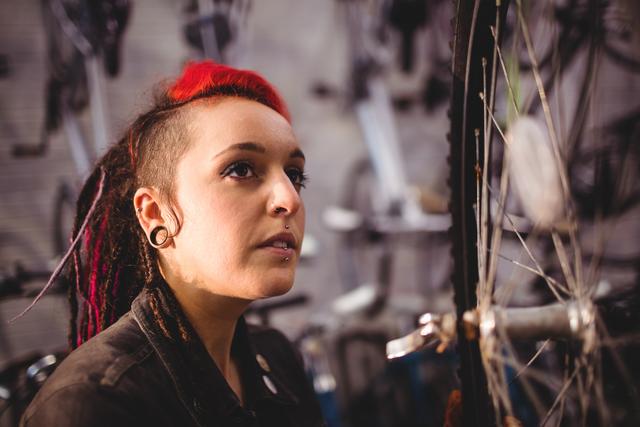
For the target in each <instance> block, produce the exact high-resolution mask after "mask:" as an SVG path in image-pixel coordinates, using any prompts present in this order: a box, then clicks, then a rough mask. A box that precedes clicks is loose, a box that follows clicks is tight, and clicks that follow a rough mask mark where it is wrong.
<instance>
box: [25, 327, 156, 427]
mask: <svg viewBox="0 0 640 427" xmlns="http://www.w3.org/2000/svg"><path fill="white" fill-rule="evenodd" d="M152 354H153V348H152V347H151V345H150V343H149V342H148V340H147V339H146V337H145V336H144V334H143V333H142V331H141V330H140V328H139V327H138V325H137V323H136V322H135V320H134V319H133V318H132V316H131V315H130V314H125V315H124V316H123V317H122V318H121V319H120V320H119V321H118V322H116V323H115V324H114V325H112V326H111V327H109V328H108V329H106V330H105V331H103V332H101V333H100V334H98V335H96V336H95V337H93V338H92V339H90V340H89V341H87V342H86V343H85V344H83V345H82V346H80V347H79V348H78V349H76V350H74V351H73V352H71V354H70V355H69V356H68V357H67V358H66V359H65V360H64V361H63V362H62V363H61V364H60V366H58V368H57V369H56V370H55V371H54V373H53V374H52V375H51V377H49V378H48V379H47V381H46V382H45V384H44V385H43V387H42V389H41V390H40V391H39V392H38V394H37V395H36V397H35V398H34V400H33V402H32V403H31V404H30V405H29V407H28V408H27V410H26V412H25V414H24V418H23V425H25V426H27V425H44V424H42V423H40V422H39V421H37V420H46V423H50V422H53V421H56V422H59V424H64V425H74V426H75V425H77V426H80V425H99V424H96V421H95V420H97V419H100V417H101V416H102V415H105V416H107V415H108V416H109V419H111V420H113V419H114V418H113V417H116V418H117V417H118V415H120V416H121V418H122V417H125V416H130V415H131V411H127V405H126V404H123V403H126V401H127V400H131V399H128V398H127V397H128V396H127V394H129V393H128V392H130V391H131V390H132V388H131V387H130V386H129V385H130V384H135V383H137V382H139V380H140V378H136V377H141V376H143V375H144V369H140V366H141V365H143V364H148V363H153V361H152V359H153V358H152V357H150V356H152ZM104 411H107V413H105V414H101V412H104ZM110 414H112V415H110ZM84 418H86V420H85V419H84ZM71 419H73V420H74V423H73V424H69V423H70V420H71ZM117 419H120V418H117ZM85 421H86V423H85ZM124 425H128V424H126V423H125V424H124Z"/></svg>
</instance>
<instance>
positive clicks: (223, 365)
mask: <svg viewBox="0 0 640 427" xmlns="http://www.w3.org/2000/svg"><path fill="white" fill-rule="evenodd" d="M171 288H172V290H173V292H174V294H175V296H176V298H177V300H178V302H179V303H180V306H181V307H182V310H183V311H184V313H185V315H186V316H187V319H188V320H189V322H190V323H191V325H192V326H193V328H194V329H195V331H196V333H197V334H198V336H199V338H200V340H201V341H202V343H203V344H204V347H205V348H206V350H207V352H208V353H209V355H210V356H211V358H212V359H213V360H214V362H215V363H216V365H217V366H218V369H219V370H220V372H221V373H222V375H224V377H225V378H226V379H227V380H229V379H230V377H232V376H233V374H234V373H233V372H232V370H233V367H234V365H233V362H232V360H231V345H232V342H233V336H234V334H235V330H236V325H237V323H238V318H239V317H240V316H241V315H242V313H243V312H244V310H245V309H246V307H247V306H248V304H249V301H245V300H239V299H234V298H229V297H223V296H219V295H212V294H211V293H209V292H207V291H205V290H202V289H198V288H195V287H190V286H184V287H183V286H179V287H174V286H171Z"/></svg>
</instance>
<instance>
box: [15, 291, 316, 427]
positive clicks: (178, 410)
mask: <svg viewBox="0 0 640 427" xmlns="http://www.w3.org/2000/svg"><path fill="white" fill-rule="evenodd" d="M232 354H233V355H234V356H235V357H236V360H237V361H238V362H239V366H240V373H241V377H242V384H243V389H244V394H245V404H244V406H241V405H240V403H239V401H238V399H237V397H236V395H235V394H234V393H233V391H232V390H231V388H230V387H229V385H228V384H227V382H226V381H225V379H224V377H223V376H222V374H221V373H220V371H219V370H218V368H217V366H216V365H215V363H214V362H213V360H212V359H211V357H210V356H209V354H208V353H207V351H206V349H205V348H204V345H203V344H202V342H201V341H200V340H199V339H197V338H196V339H192V340H191V341H190V342H189V343H184V342H180V341H177V340H171V339H168V338H167V337H166V336H165V335H163V333H162V331H161V329H160V327H159V326H158V324H157V322H156V320H155V318H154V316H153V314H152V311H151V308H150V306H149V295H148V292H147V291H146V290H145V291H143V292H142V293H141V294H140V295H139V296H138V297H137V298H136V299H135V301H134V302H133V304H132V307H131V311H129V312H128V313H127V314H125V315H124V316H123V317H122V318H121V319H120V320H119V321H118V322H116V323H115V324H114V325H112V326H111V327H109V328H108V329H106V330H105V331H104V332H102V333H100V334H98V335H97V336H95V337H94V338H92V339H90V340H89V341H87V342H86V343H85V344H83V345H82V346H80V347H79V348H78V349H77V350H75V351H73V352H72V353H71V354H70V355H69V356H68V357H67V358H66V359H65V360H64V362H63V363H62V364H61V365H60V366H59V367H58V368H57V369H56V371H55V372H54V373H53V374H52V376H51V377H50V378H49V379H48V380H47V381H46V382H45V384H44V386H43V388H42V389H41V390H40V392H39V393H38V395H37V396H36V397H35V399H34V401H33V402H32V403H31V405H30V406H29V407H28V408H27V410H26V412H25V414H24V416H23V418H22V422H21V425H22V426H24V427H35V426H69V427H76V426H77V427H80V426H83V427H89V426H91V427H100V426H110V427H111V426H117V427H129V426H147V425H149V426H159V427H161V426H279V427H280V426H282V427H285V426H296V427H303V426H314V427H315V426H322V425H324V423H323V421H322V417H321V415H320V410H319V406H318V404H317V402H316V400H315V395H314V393H313V390H312V388H311V387H310V385H309V382H308V381H307V378H306V376H305V373H304V370H303V366H302V362H301V359H300V357H299V355H298V353H297V352H296V351H295V350H294V349H293V347H292V346H291V344H290V343H289V341H288V340H287V339H286V338H285V337H284V336H283V335H282V334H281V333H279V332H277V331H275V330H273V329H268V328H264V327H256V326H251V325H247V324H246V323H245V321H244V319H243V318H241V319H240V320H239V321H238V325H237V327H236V333H235V336H234V340H233V344H232Z"/></svg>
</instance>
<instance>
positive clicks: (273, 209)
mask: <svg viewBox="0 0 640 427" xmlns="http://www.w3.org/2000/svg"><path fill="white" fill-rule="evenodd" d="M301 205H302V199H301V198H300V194H299V193H298V191H297V190H296V188H295V187H294V186H293V183H292V182H291V180H290V179H289V177H288V176H287V174H286V173H284V172H283V173H282V174H281V176H278V177H277V179H275V180H274V182H273V184H272V186H271V195H270V199H269V202H268V203H267V210H268V212H269V214H271V215H275V216H278V215H284V216H291V215H295V214H296V213H297V212H298V211H299V210H300V206H301Z"/></svg>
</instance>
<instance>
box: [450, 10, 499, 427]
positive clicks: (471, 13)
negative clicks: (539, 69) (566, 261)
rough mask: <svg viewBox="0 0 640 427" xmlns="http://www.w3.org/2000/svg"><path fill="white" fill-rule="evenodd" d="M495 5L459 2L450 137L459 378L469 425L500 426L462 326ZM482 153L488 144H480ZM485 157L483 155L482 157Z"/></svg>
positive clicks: (471, 268)
mask: <svg viewBox="0 0 640 427" xmlns="http://www.w3.org/2000/svg"><path fill="white" fill-rule="evenodd" d="M495 9H496V8H495V1H492V0H486V1H485V0H478V1H476V2H473V3H472V2H469V1H464V0H461V1H457V2H456V4H455V7H454V13H455V15H454V18H453V21H452V26H453V40H452V59H451V61H452V63H451V70H452V74H453V76H452V77H453V79H452V87H451V107H450V111H449V115H450V124H451V128H450V132H449V135H448V139H449V144H450V152H449V168H450V177H449V187H450V190H451V199H450V204H449V210H450V213H451V231H450V236H451V242H452V258H453V275H452V282H453V290H454V302H455V306H456V315H457V318H458V327H457V330H458V344H457V352H458V355H459V357H460V369H459V377H460V378H459V379H460V387H461V391H462V396H463V399H462V405H463V424H464V425H477V426H490V425H494V419H493V418H494V415H493V413H492V409H491V407H490V404H489V402H490V399H489V392H488V388H487V382H486V378H485V374H484V370H483V367H482V361H481V358H480V349H479V346H478V343H477V342H476V341H473V340H469V339H467V337H466V335H465V333H464V328H463V325H462V317H463V314H464V312H465V311H467V310H471V309H474V308H475V307H476V304H477V300H476V294H475V288H476V283H477V281H478V259H477V255H476V254H477V252H476V251H477V249H476V243H475V242H476V240H475V235H476V224H475V219H474V212H473V204H474V199H475V180H476V176H475V164H476V160H475V155H476V153H475V136H474V130H475V129H481V128H482V121H483V116H482V113H480V114H478V111H480V112H482V109H478V108H471V105H470V104H473V103H480V99H479V98H478V97H477V96H472V95H470V94H477V93H478V92H480V91H482V85H481V83H482V82H481V81H477V80H470V79H469V76H476V75H481V74H482V69H480V70H478V68H479V64H480V62H481V61H480V59H481V58H482V57H492V56H493V52H491V51H490V48H491V46H490V45H489V44H480V43H479V37H478V35H477V34H476V33H477V32H479V31H484V32H485V34H483V35H484V37H485V39H486V37H490V36H491V34H490V33H489V34H487V33H488V27H489V25H490V24H491V22H492V20H493V19H495ZM480 145H481V146H480V150H481V152H482V150H483V146H482V141H481V144H480ZM481 156H482V155H481Z"/></svg>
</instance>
